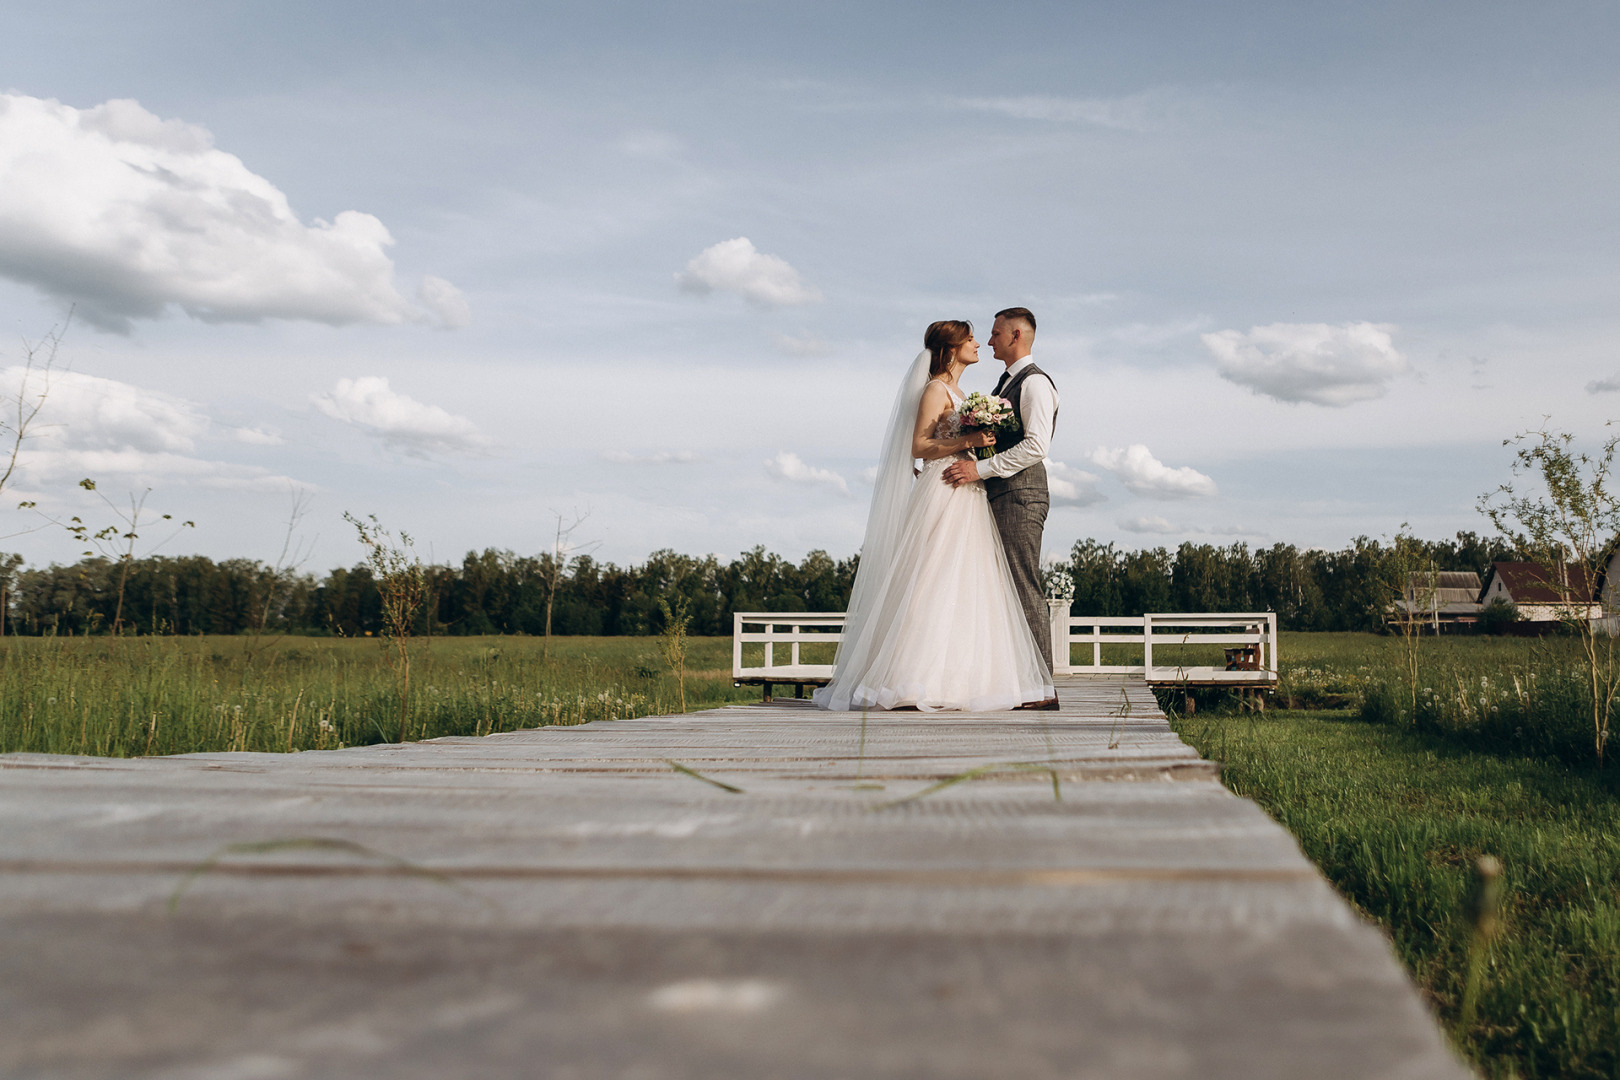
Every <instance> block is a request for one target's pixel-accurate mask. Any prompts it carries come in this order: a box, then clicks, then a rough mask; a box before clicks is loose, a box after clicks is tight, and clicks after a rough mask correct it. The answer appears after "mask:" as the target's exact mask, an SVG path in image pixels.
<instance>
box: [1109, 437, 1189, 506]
mask: <svg viewBox="0 0 1620 1080" xmlns="http://www.w3.org/2000/svg"><path fill="white" fill-rule="evenodd" d="M1090 460H1091V463H1092V464H1093V465H1095V466H1097V467H1098V468H1100V469H1106V470H1107V471H1108V472H1111V473H1113V474H1114V475H1115V476H1117V477H1118V478H1119V482H1120V483H1122V484H1124V485H1125V487H1126V488H1127V489H1129V490H1130V491H1132V492H1134V493H1136V494H1137V495H1145V496H1147V497H1148V498H1150V499H1184V498H1189V497H1192V496H1200V495H1214V494H1216V493H1217V488H1216V487H1215V481H1214V480H1211V479H1210V478H1209V477H1207V476H1205V475H1204V474H1203V473H1201V472H1199V471H1198V470H1197V469H1194V468H1192V467H1191V466H1188V465H1183V466H1181V467H1180V468H1175V469H1172V468H1171V467H1170V466H1168V465H1166V464H1165V463H1164V462H1162V461H1160V460H1159V459H1158V458H1156V457H1154V456H1153V454H1152V453H1151V452H1150V451H1149V450H1148V448H1147V447H1145V446H1143V445H1142V444H1141V443H1136V444H1135V445H1133V446H1131V447H1130V448H1129V449H1125V450H1119V449H1115V450H1108V449H1105V448H1104V447H1101V446H1099V447H1098V448H1097V449H1095V450H1093V451H1092V452H1091V455H1090Z"/></svg>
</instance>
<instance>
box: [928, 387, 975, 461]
mask: <svg viewBox="0 0 1620 1080" xmlns="http://www.w3.org/2000/svg"><path fill="white" fill-rule="evenodd" d="M950 411H951V396H950V395H949V394H947V393H946V392H945V388H944V387H943V386H941V385H940V384H939V383H929V384H928V389H926V390H924V391H923V396H922V404H920V405H918V406H917V426H916V427H915V428H913V429H912V431H911V456H912V457H914V458H922V459H923V460H924V461H933V460H935V459H936V458H942V457H950V456H951V455H952V454H960V453H961V452H962V451H963V450H971V449H973V448H974V447H976V446H994V445H995V443H996V437H995V434H994V433H993V432H989V431H973V432H969V433H968V434H966V435H963V436H962V437H961V438H958V439H936V438H934V428H935V427H937V426H938V425H939V422H940V420H942V419H943V418H944V417H945V414H946V413H948V412H950Z"/></svg>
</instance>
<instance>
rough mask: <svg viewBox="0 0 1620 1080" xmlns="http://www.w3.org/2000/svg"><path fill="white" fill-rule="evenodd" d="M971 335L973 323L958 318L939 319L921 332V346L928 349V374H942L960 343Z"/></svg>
mask: <svg viewBox="0 0 1620 1080" xmlns="http://www.w3.org/2000/svg"><path fill="white" fill-rule="evenodd" d="M972 336H973V324H972V323H970V322H963V321H962V320H960V319H941V320H940V321H939V322H937V323H930V324H929V325H928V329H927V330H926V331H924V332H923V348H925V349H927V350H928V374H930V375H935V376H938V375H943V374H945V372H946V371H947V370H949V369H950V366H951V358H952V357H954V356H955V355H956V350H957V349H960V348H961V347H962V343H963V342H965V341H967V339H968V338H970V337H972Z"/></svg>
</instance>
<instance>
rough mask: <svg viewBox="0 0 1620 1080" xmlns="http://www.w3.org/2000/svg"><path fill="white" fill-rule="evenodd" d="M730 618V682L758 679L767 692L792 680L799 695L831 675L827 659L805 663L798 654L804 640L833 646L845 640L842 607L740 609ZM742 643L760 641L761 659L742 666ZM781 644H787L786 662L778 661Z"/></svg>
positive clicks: (756, 643) (825, 680) (824, 681)
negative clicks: (795, 609)
mask: <svg viewBox="0 0 1620 1080" xmlns="http://www.w3.org/2000/svg"><path fill="white" fill-rule="evenodd" d="M732 619H733V621H732V630H731V679H732V681H733V682H738V683H761V684H763V685H764V686H765V687H766V693H767V694H769V692H770V685H771V684H772V683H793V684H796V685H797V686H798V687H799V692H800V694H801V695H802V694H803V691H804V687H805V686H806V685H821V684H824V683H826V682H827V681H828V680H830V679H831V678H832V673H833V666H832V662H831V661H830V660H829V661H828V662H827V663H825V664H807V663H805V662H803V661H802V660H801V659H800V658H799V650H800V647H801V646H803V645H806V644H811V645H833V646H835V647H836V646H837V644H838V643H839V642H840V641H842V640H844V613H843V612H842V611H739V612H737V613H736V614H735V615H733V617H732ZM751 628H752V629H751ZM744 645H763V646H764V647H765V649H764V652H765V660H764V663H762V664H757V665H749V666H746V667H745V666H744V665H743V646H744ZM783 645H785V646H787V657H786V661H787V662H786V663H782V662H781V659H782V658H780V657H779V656H778V654H777V651H776V650H777V647H778V646H783Z"/></svg>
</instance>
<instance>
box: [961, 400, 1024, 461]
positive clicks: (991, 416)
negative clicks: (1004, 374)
mask: <svg viewBox="0 0 1620 1080" xmlns="http://www.w3.org/2000/svg"><path fill="white" fill-rule="evenodd" d="M956 415H957V418H958V421H959V422H960V424H961V425H962V430H964V431H985V430H989V431H993V432H995V435H996V441H997V442H998V443H999V442H1001V441H1002V436H1004V435H1005V436H1012V435H1017V434H1018V433H1019V432H1020V431H1022V430H1023V427H1022V425H1020V424H1019V423H1018V417H1017V416H1015V415H1014V414H1013V407H1012V402H1010V401H1008V400H1007V399H1006V398H1003V397H986V396H985V395H983V394H981V393H979V392H978V391H977V390H975V391H974V392H973V393H971V394H969V395H968V396H967V397H966V398H964V399H963V401H962V407H961V408H960V409H958V410H956ZM973 453H974V454H975V455H976V456H978V457H981V458H987V457H994V456H995V453H996V448H995V447H994V446H981V447H978V448H977V449H975V450H974V451H973Z"/></svg>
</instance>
